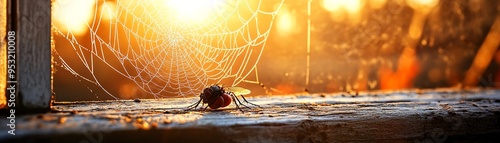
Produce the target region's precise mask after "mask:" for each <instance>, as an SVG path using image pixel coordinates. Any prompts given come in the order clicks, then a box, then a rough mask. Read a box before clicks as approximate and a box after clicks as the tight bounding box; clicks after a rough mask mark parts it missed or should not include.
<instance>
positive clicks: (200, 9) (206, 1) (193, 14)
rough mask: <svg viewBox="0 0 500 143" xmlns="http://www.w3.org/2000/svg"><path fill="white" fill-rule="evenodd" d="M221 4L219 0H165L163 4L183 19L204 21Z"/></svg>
mask: <svg viewBox="0 0 500 143" xmlns="http://www.w3.org/2000/svg"><path fill="white" fill-rule="evenodd" d="M221 4H222V2H221V0H166V1H165V5H166V6H167V7H168V8H169V9H172V10H174V11H173V12H174V14H175V15H176V16H177V18H178V19H179V20H183V21H196V22H200V21H204V20H206V19H208V18H209V16H210V15H211V14H213V13H214V11H215V10H216V9H218V8H219V7H220V5H221Z"/></svg>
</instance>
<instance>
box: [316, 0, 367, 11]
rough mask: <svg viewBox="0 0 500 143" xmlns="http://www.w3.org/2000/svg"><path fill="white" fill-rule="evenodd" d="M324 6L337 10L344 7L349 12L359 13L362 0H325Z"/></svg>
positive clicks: (330, 9) (329, 9)
mask: <svg viewBox="0 0 500 143" xmlns="http://www.w3.org/2000/svg"><path fill="white" fill-rule="evenodd" d="M322 5H323V8H325V9H326V10H327V11H330V12H335V11H337V10H340V9H344V10H346V11H347V12H349V13H357V12H359V11H360V10H361V6H362V2H361V0H323V3H322Z"/></svg>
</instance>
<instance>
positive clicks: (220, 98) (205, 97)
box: [187, 85, 260, 112]
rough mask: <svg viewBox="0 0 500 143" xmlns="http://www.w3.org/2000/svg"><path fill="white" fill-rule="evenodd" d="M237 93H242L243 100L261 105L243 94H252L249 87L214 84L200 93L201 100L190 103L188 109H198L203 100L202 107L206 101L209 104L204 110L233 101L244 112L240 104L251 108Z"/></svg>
mask: <svg viewBox="0 0 500 143" xmlns="http://www.w3.org/2000/svg"><path fill="white" fill-rule="evenodd" d="M235 93H237V94H238V95H241V98H243V102H245V103H248V104H251V105H254V106H257V107H260V106H259V105H257V104H254V103H251V102H249V101H248V100H247V99H245V96H243V95H247V94H250V90H248V89H245V88H243V87H222V86H219V85H212V86H210V87H207V88H205V89H203V92H202V93H200V100H198V102H196V103H194V104H192V105H189V106H188V107H187V110H191V109H196V107H198V105H199V104H200V103H201V102H202V101H203V103H202V107H203V106H204V104H205V103H207V104H208V105H207V106H206V107H205V108H203V110H202V111H205V110H206V109H207V108H208V107H210V109H218V108H223V107H226V106H228V105H229V104H231V101H234V104H235V105H236V108H237V109H238V110H240V111H241V112H243V110H241V108H240V105H241V106H244V107H246V108H248V109H251V108H250V107H248V106H247V105H245V104H243V103H242V102H241V101H240V99H238V97H237V96H236V94H235Z"/></svg>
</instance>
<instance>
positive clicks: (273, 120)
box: [0, 89, 500, 142]
mask: <svg viewBox="0 0 500 143" xmlns="http://www.w3.org/2000/svg"><path fill="white" fill-rule="evenodd" d="M196 100H197V99H196V98H181V99H160V100H155V99H142V100H140V102H134V101H133V100H121V101H97V102H58V103H56V104H55V105H54V107H53V111H52V112H51V113H47V114H39V115H24V116H22V117H18V118H16V135H15V136H12V135H10V134H7V133H5V134H0V140H4V141H9V142H32V141H33V142H82V141H83V142H178V141H198V142H204V141H210V142H216V141H217V142H335V141H341V142H370V141H373V142H381V141H383V142H401V141H409V142H428V141H433V142H444V141H457V140H459V141H497V140H498V139H499V138H500V136H499V135H500V122H499V121H500V90H493V89H474V90H467V91H458V90H452V89H438V90H423V91H421V90H413V91H396V92H371V93H360V94H359V95H357V96H356V95H350V94H345V93H338V94H328V95H326V94H323V95H321V94H313V95H293V96H292V95H290V96H269V97H263V96H262V97H253V98H252V97H250V98H249V100H250V101H252V102H254V103H256V104H259V105H262V106H263V107H262V108H253V109H245V110H244V111H245V112H244V113H241V112H240V111H238V110H236V109H234V107H233V108H226V109H222V110H215V111H205V112H200V111H183V109H184V107H187V106H188V105H189V104H191V103H193V102H195V101H196ZM2 118H3V119H5V117H2ZM0 121H1V122H0V123H1V124H4V125H5V124H7V123H8V121H7V120H0ZM0 129H1V130H2V131H5V132H6V130H8V129H9V128H8V127H7V126H0ZM4 141H2V142H4Z"/></svg>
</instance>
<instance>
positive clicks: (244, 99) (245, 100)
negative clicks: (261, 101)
mask: <svg viewBox="0 0 500 143" xmlns="http://www.w3.org/2000/svg"><path fill="white" fill-rule="evenodd" d="M241 98H243V101H244V102H246V103H248V104H252V105H253V106H257V107H259V108H261V107H260V106H259V105H257V104H254V103H252V102H249V101H248V100H247V99H246V98H245V96H243V95H241Z"/></svg>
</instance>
